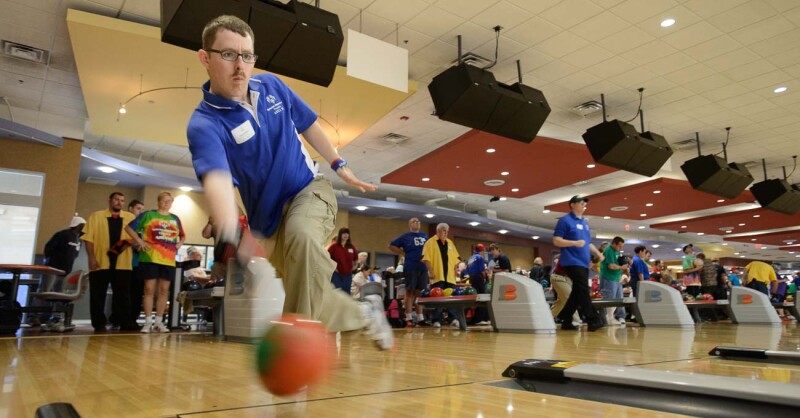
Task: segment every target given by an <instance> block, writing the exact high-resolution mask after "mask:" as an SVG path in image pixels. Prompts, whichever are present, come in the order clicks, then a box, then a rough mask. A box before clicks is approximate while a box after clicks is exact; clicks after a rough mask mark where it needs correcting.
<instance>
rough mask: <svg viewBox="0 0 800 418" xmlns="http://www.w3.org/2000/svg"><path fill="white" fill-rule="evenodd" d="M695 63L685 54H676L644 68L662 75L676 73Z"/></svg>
mask: <svg viewBox="0 0 800 418" xmlns="http://www.w3.org/2000/svg"><path fill="white" fill-rule="evenodd" d="M695 63H696V61H695V60H693V59H692V58H690V57H689V56H687V55H686V54H684V53H682V52H678V53H675V54H672V55H669V56H666V57H664V58H659V59H657V60H655V61H653V62H651V63H649V64H646V65H645V68H647V69H648V70H650V71H652V72H654V73H656V74H659V75H664V74H668V73H671V72H674V71H678V70H680V69H682V68H686V67H688V66H690V65H692V64H695Z"/></svg>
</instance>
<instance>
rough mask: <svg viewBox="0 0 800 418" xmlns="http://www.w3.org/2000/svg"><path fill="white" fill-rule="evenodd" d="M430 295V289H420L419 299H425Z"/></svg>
mask: <svg viewBox="0 0 800 418" xmlns="http://www.w3.org/2000/svg"><path fill="white" fill-rule="evenodd" d="M430 295H431V289H422V291H421V292H419V297H421V298H427V297H428V296H430Z"/></svg>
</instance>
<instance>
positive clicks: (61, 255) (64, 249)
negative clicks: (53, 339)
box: [28, 213, 86, 326]
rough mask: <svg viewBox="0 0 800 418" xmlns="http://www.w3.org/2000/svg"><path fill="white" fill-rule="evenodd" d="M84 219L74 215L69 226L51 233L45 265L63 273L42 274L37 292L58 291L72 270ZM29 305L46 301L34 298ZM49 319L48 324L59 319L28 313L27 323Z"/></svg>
mask: <svg viewBox="0 0 800 418" xmlns="http://www.w3.org/2000/svg"><path fill="white" fill-rule="evenodd" d="M85 225H86V221H85V220H84V219H83V218H81V217H80V216H78V214H77V213H76V214H75V216H74V217H73V218H72V220H70V222H69V228H67V229H62V230H61V231H58V232H56V233H55V234H53V236H52V237H50V239H49V240H48V241H47V243H46V244H45V245H44V256H45V258H46V261H45V265H47V266H50V267H53V268H57V269H59V270H63V271H64V274H63V275H59V276H50V275H43V276H42V278H41V280H40V281H39V290H38V291H39V292H58V291H60V290H61V289H62V286H63V282H64V277H66V275H68V274H69V273H70V272H72V266H73V264H74V263H75V258H77V257H78V254H79V253H80V251H81V238H80V236H81V234H83V227H84V226H85ZM31 303H32V305H31V306H36V307H41V306H47V302H45V301H43V300H41V299H38V298H36V299H34V300H33V301H32V302H31ZM48 318H49V320H50V324H48V325H52V324H53V322H55V321H57V320H60V318H61V317H60V316H56V315H52V316H51V315H48V314H38V313H29V314H28V323H29V324H30V325H32V326H37V325H39V324H41V323H42V321H46V320H48Z"/></svg>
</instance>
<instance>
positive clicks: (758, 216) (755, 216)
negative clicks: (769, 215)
mask: <svg viewBox="0 0 800 418" xmlns="http://www.w3.org/2000/svg"><path fill="white" fill-rule="evenodd" d="M753 217H754V218H760V217H761V215H753Z"/></svg>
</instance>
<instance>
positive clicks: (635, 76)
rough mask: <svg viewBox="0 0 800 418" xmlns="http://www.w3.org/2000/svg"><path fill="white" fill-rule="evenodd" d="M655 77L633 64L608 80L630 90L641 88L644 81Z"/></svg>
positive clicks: (653, 74) (652, 73)
mask: <svg viewBox="0 0 800 418" xmlns="http://www.w3.org/2000/svg"><path fill="white" fill-rule="evenodd" d="M629 62H630V61H629ZM589 71H591V69H589ZM656 77H658V75H656V74H655V73H654V72H652V71H650V70H648V69H646V68H643V67H640V66H638V65H635V64H634V65H632V66H631V67H629V70H628V71H626V72H624V73H622V74H620V75H618V76H614V77H611V78H609V80H610V81H611V82H613V83H616V84H619V85H620V86H623V87H629V88H631V87H633V86H636V87H641V86H642V85H643V84H644V83H645V82H646V81H648V80H652V79H654V78H656Z"/></svg>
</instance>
